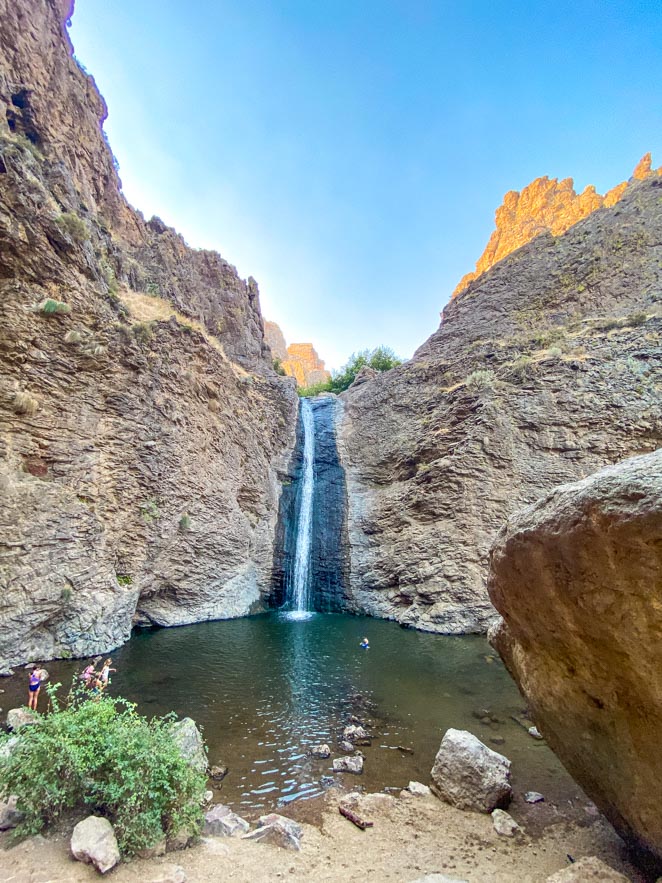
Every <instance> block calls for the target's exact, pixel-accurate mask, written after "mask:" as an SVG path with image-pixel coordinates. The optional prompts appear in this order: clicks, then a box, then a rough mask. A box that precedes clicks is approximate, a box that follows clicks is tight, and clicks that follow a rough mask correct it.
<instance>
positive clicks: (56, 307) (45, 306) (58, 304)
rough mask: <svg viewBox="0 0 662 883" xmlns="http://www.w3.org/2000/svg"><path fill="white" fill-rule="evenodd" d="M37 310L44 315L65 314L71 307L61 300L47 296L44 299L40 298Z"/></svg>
mask: <svg viewBox="0 0 662 883" xmlns="http://www.w3.org/2000/svg"><path fill="white" fill-rule="evenodd" d="M37 312H39V313H42V314H43V315H44V316H57V315H60V314H62V315H66V314H67V313H70V312H71V307H70V306H69V304H65V303H63V302H62V301H61V300H53V298H52V297H47V298H46V300H42V302H41V303H40V304H38V305H37Z"/></svg>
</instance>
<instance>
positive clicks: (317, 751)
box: [310, 743, 331, 759]
mask: <svg viewBox="0 0 662 883" xmlns="http://www.w3.org/2000/svg"><path fill="white" fill-rule="evenodd" d="M310 753H311V755H312V756H313V757H319V758H322V759H324V758H327V757H331V749H330V748H329V746H328V745H327V744H326V743H324V745H313V746H312V748H311V749H310Z"/></svg>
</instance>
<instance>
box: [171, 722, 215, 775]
mask: <svg viewBox="0 0 662 883" xmlns="http://www.w3.org/2000/svg"><path fill="white" fill-rule="evenodd" d="M170 733H171V735H172V738H173V740H174V741H175V742H176V743H177V746H178V747H179V750H180V751H181V753H182V755H183V756H184V758H185V759H186V760H187V761H188V763H189V764H190V765H191V766H192V767H193V769H194V770H197V771H198V772H200V773H204V772H206V770H207V753H206V751H205V743H204V742H203V741H202V736H201V734H200V730H199V729H198V728H197V726H196V725H195V721H194V720H191V718H190V717H185V718H182V720H180V721H176V722H175V723H174V724H171V726H170Z"/></svg>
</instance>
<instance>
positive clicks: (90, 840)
mask: <svg viewBox="0 0 662 883" xmlns="http://www.w3.org/2000/svg"><path fill="white" fill-rule="evenodd" d="M70 846H71V854H72V855H73V857H74V858H75V859H77V861H79V862H84V863H85V864H87V865H94V867H95V868H96V869H97V871H99V872H100V873H101V874H105V873H106V871H109V870H110V869H111V868H114V867H115V865H116V864H117V863H118V862H119V860H120V851H119V848H118V846H117V840H116V839H115V832H114V831H113V826H112V825H111V824H110V822H109V821H108V819H102V818H101V817H100V816H88V817H87V818H86V819H83V821H82V822H79V823H78V824H77V825H76V827H75V828H74V830H73V833H72V835H71V844H70Z"/></svg>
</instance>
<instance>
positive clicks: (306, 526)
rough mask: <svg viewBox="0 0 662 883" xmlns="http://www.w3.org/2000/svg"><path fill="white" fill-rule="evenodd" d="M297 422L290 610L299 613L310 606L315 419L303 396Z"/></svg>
mask: <svg viewBox="0 0 662 883" xmlns="http://www.w3.org/2000/svg"><path fill="white" fill-rule="evenodd" d="M301 425H302V427H303V473H302V476H301V497H300V501H299V513H298V518H297V542H296V549H295V553H294V581H293V584H292V593H291V598H292V609H293V610H295V611H299V612H303V611H306V610H310V609H311V605H310V546H311V539H312V532H313V486H314V483H315V474H314V469H313V464H314V460H315V420H314V417H313V409H312V407H311V405H310V402H308V401H307V400H306V399H302V400H301Z"/></svg>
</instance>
